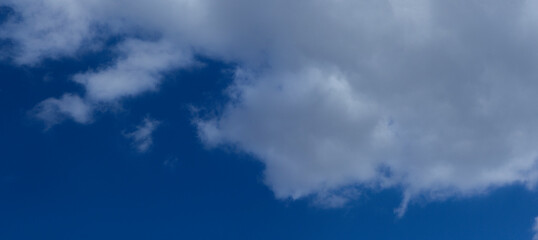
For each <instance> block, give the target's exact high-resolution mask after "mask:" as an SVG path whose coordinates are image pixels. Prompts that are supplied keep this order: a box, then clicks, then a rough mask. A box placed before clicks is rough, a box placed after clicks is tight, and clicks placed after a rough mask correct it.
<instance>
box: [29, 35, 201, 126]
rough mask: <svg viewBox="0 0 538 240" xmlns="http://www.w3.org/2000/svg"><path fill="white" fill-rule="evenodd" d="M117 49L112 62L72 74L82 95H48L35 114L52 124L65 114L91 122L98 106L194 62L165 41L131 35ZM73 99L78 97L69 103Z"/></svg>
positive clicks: (146, 88) (154, 84)
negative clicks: (80, 87)
mask: <svg viewBox="0 0 538 240" xmlns="http://www.w3.org/2000/svg"><path fill="white" fill-rule="evenodd" d="M117 52H118V54H119V55H120V57H119V59H118V60H116V62H115V63H114V64H113V65H112V66H109V67H106V68H103V69H98V70H95V71H89V72H85V73H80V74H77V75H75V76H74V77H73V79H74V81H75V82H77V83H79V84H81V85H83V86H84V87H85V90H86V91H85V94H84V96H83V97H80V96H77V95H74V94H66V95H64V97H62V99H55V98H49V99H46V100H44V101H43V102H41V103H40V104H39V105H38V106H37V107H36V109H34V112H35V113H36V116H37V117H38V118H39V119H42V120H44V121H45V123H46V124H47V125H48V126H49V127H50V126H53V125H54V124H57V123H59V122H60V121H59V119H63V117H64V116H63V115H66V116H71V117H72V118H73V119H74V120H75V121H77V122H81V123H85V122H88V121H89V119H91V117H92V113H93V110H94V109H97V108H99V106H102V105H107V104H108V105H110V104H111V103H115V102H117V101H118V100H121V99H123V98H126V97H132V96H136V95H139V94H141V93H144V92H148V91H154V90H157V88H158V86H159V84H160V83H161V81H162V76H161V75H162V74H163V73H164V72H166V71H168V70H171V69H174V68H177V67H182V66H186V65H189V64H190V63H191V60H190V55H189V54H187V53H184V52H183V51H181V50H178V49H176V48H175V47H174V46H173V44H170V43H167V42H162V41H157V42H148V41H141V40H134V39H128V40H126V41H124V42H123V43H122V44H121V45H120V46H118V47H117ZM66 96H68V97H67V98H66ZM73 99H74V100H76V101H74V102H72V103H69V102H71V100H73ZM54 106H60V107H61V109H59V110H56V108H58V107H54Z"/></svg>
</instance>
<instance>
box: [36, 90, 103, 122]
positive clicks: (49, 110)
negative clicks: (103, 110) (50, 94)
mask: <svg viewBox="0 0 538 240" xmlns="http://www.w3.org/2000/svg"><path fill="white" fill-rule="evenodd" d="M92 111H93V109H92V106H91V105H89V104H88V103H86V102H85V101H84V99H81V98H80V97H79V96H77V95H73V94H64V95H63V96H62V97H61V98H59V99H56V98H48V99H46V100H44V101H42V102H41V103H39V104H38V105H37V106H36V107H35V108H34V110H33V114H35V116H36V117H37V118H39V119H41V120H43V121H44V122H45V124H46V125H47V128H49V127H51V126H53V125H56V124H58V123H60V122H62V121H63V120H65V118H66V117H69V118H71V119H72V120H74V121H76V122H78V123H83V124H86V123H90V122H91V121H92V117H91V112H92Z"/></svg>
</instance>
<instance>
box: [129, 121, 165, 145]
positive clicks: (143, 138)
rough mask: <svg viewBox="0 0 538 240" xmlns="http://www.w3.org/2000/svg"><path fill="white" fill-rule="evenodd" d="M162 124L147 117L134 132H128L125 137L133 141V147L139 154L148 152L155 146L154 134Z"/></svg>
mask: <svg viewBox="0 0 538 240" xmlns="http://www.w3.org/2000/svg"><path fill="white" fill-rule="evenodd" d="M160 124H161V122H159V121H157V120H154V119H151V118H149V117H147V118H144V120H143V121H142V123H141V124H140V125H138V126H137V127H136V129H135V130H134V131H132V132H127V133H125V134H124V135H125V137H127V138H129V139H131V140H132V141H133V146H135V148H136V149H137V150H138V151H139V152H147V151H148V150H149V148H150V147H151V145H152V144H153V132H154V131H155V130H156V129H157V128H158V127H159V125H160Z"/></svg>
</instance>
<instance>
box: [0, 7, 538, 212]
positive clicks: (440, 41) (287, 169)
mask: <svg viewBox="0 0 538 240" xmlns="http://www.w3.org/2000/svg"><path fill="white" fill-rule="evenodd" d="M7 2H8V4H10V5H11V6H13V7H14V9H15V10H16V11H17V12H20V13H21V16H22V20H21V21H18V22H17V21H12V22H10V23H8V25H6V26H8V27H7V28H5V29H8V30H6V31H3V32H2V33H1V34H2V36H3V37H8V38H10V39H12V40H13V41H15V42H16V43H18V46H20V49H19V51H18V53H19V54H17V55H16V56H14V58H15V59H16V61H17V62H18V63H20V64H32V63H36V62H39V61H40V60H41V59H44V58H58V57H70V56H74V55H76V53H77V52H78V51H82V50H85V49H86V50H87V48H88V47H86V44H85V42H91V43H93V44H91V46H94V47H95V46H97V47H98V46H100V45H99V44H97V43H99V41H98V40H99V39H101V38H104V37H106V36H114V35H121V36H128V39H130V40H127V41H126V42H124V43H122V44H120V47H119V48H118V52H119V54H120V55H121V56H122V57H120V59H119V60H118V61H117V62H115V63H114V64H113V65H112V66H109V67H106V68H103V69H98V70H95V71H90V72H86V73H80V74H78V75H76V76H75V77H74V79H75V81H77V82H78V83H80V84H82V85H83V86H84V87H85V89H86V93H85V95H83V96H81V97H78V99H80V101H81V102H82V103H84V104H81V105H80V106H81V109H89V110H76V111H75V110H73V109H72V108H65V107H64V110H61V111H59V110H57V109H60V108H59V107H49V108H50V109H56V110H54V111H48V110H47V111H45V112H56V113H61V114H63V115H66V116H78V118H79V120H77V121H80V122H85V121H83V120H80V119H86V118H84V117H82V116H86V115H85V114H81V113H83V112H92V109H95V108H96V107H97V106H99V105H100V104H102V103H107V102H115V101H118V100H121V99H122V98H125V97H134V96H136V95H138V94H141V93H144V92H147V91H152V90H156V89H158V85H159V83H160V81H161V78H162V77H161V76H160V75H161V74H162V73H163V72H164V71H166V70H169V69H172V68H181V67H186V66H189V64H188V63H189V62H190V61H189V60H188V59H191V56H192V55H193V54H197V55H202V56H205V57H209V58H213V59H216V60H223V61H226V62H231V63H235V64H237V65H238V66H239V68H238V69H239V70H238V71H237V74H236V79H235V83H234V84H233V86H231V87H230V89H229V95H230V96H231V97H232V99H233V100H232V101H231V102H230V103H228V104H227V105H226V106H225V107H224V109H222V111H220V112H222V114H221V115H218V116H213V117H206V118H202V119H198V120H197V124H198V129H199V135H200V137H201V139H202V140H203V142H204V143H205V144H207V145H210V146H215V147H218V146H234V147H236V148H237V149H239V150H241V151H244V152H248V153H250V154H252V155H253V156H255V157H257V158H258V159H259V160H260V161H262V162H263V163H264V164H265V165H266V170H265V182H266V183H267V184H268V185H269V186H270V187H271V188H272V189H273V191H274V192H275V194H276V196H277V197H279V198H293V199H297V198H303V197H307V196H314V197H315V199H318V200H317V201H318V202H324V200H326V201H325V202H327V203H328V205H339V204H338V203H344V202H345V201H346V199H347V200H349V199H352V198H354V197H356V196H357V195H359V194H347V193H344V191H342V189H349V188H354V187H358V188H364V187H365V188H374V189H385V188H393V187H398V188H402V189H403V191H404V196H405V197H404V201H403V203H404V204H403V205H402V207H401V208H400V210H401V211H400V213H402V212H404V211H405V209H406V208H405V207H406V204H407V202H408V201H413V200H414V199H416V198H417V197H426V198H429V199H442V198H445V197H450V196H472V195H474V194H479V193H484V192H487V191H488V190H489V189H492V188H495V187H498V186H504V185H508V184H514V183H522V184H527V185H528V186H530V187H531V186H533V185H534V184H536V182H537V179H538V178H537V177H538V169H537V168H536V166H537V165H536V158H537V157H538V151H537V149H536V147H535V146H537V145H538V124H536V123H537V122H538V112H536V111H535V110H534V109H535V108H536V106H535V105H536V104H535V102H537V101H538V98H537V97H536V94H535V92H536V89H538V83H537V82H536V81H535V79H536V77H538V70H537V68H536V65H537V64H538V50H537V49H536V48H535V43H536V42H537V41H538V34H537V33H538V31H537V30H536V29H538V28H537V27H538V22H537V21H536V19H538V17H537V16H538V15H537V14H536V9H537V5H536V4H535V3H532V2H526V1H502V0H494V1H485V0H477V1H471V2H469V1H463V0H456V1H441V0H420V1H408V0H405V1H392V0H390V1H389V0H387V1H379V0H365V1H353V0H339V1H318V0H314V1H291V2H290V1H284V0H273V1H257V2H255V3H254V2H252V1H248V0H225V1H223V0H197V1H192V0H159V1H152V2H151V3H149V2H147V1H141V0H130V1H126V0H125V1H121V0H120V1H104V0H93V1H75V0H48V1H42V3H41V5H39V6H34V5H33V4H32V1H28V0H20V1H11V0H10V1H7ZM40 9H44V10H43V12H40V11H39V10H40ZM82 10H83V11H82ZM58 26H61V27H58ZM96 29H97V30H96ZM103 29H105V30H103ZM135 35H138V36H146V35H147V36H156V38H155V40H151V41H149V40H147V39H146V40H144V41H142V40H135V39H134V36H135ZM53 40H54V41H53ZM96 42H97V43H96ZM59 43H63V44H59ZM81 49H82V50H81ZM69 96H74V95H69ZM47 101H48V102H52V104H51V103H47V104H46V103H42V104H40V105H41V106H43V105H47V106H59V105H60V104H59V102H63V101H62V100H61V99H52V100H46V101H45V102H47ZM84 106H87V107H84ZM42 109H45V108H42ZM65 109H67V110H65ZM44 116H49V115H46V114H45V115H44ZM55 116H56V115H50V116H49V117H42V118H43V119H56V117H55ZM73 118H75V117H73ZM87 119H91V114H89V115H88V117H87ZM75 120H76V118H75ZM55 121H56V120H54V121H52V122H55ZM333 203H334V204H333Z"/></svg>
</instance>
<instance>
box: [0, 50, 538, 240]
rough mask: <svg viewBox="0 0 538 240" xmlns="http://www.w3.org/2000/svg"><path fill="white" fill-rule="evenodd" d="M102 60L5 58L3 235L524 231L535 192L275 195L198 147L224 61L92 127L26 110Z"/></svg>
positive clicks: (239, 165) (250, 169)
mask: <svg viewBox="0 0 538 240" xmlns="http://www.w3.org/2000/svg"><path fill="white" fill-rule="evenodd" d="M109 57H110V56H108V54H107V53H96V54H88V55H86V56H84V57H81V58H79V59H78V60H76V61H73V60H70V61H67V60H65V61H64V60H58V61H46V62H45V63H43V64H42V65H39V66H38V67H34V68H29V67H28V68H20V67H13V66H12V65H10V64H9V63H8V62H3V63H2V64H1V66H0V74H1V77H2V81H0V112H1V115H0V122H1V125H0V146H1V147H0V239H5V240H12V239H66V240H67V239H69V240H75V239H438V240H441V239H506V240H513V239H531V238H532V231H531V226H532V219H533V218H534V216H536V215H537V214H538V207H537V206H538V204H537V203H538V197H537V196H538V195H536V194H535V193H533V192H529V191H527V190H525V189H523V188H522V187H505V188H502V189H500V190H496V191H494V192H492V193H491V194H488V195H485V196H479V197H473V198H471V199H459V200H458V199H452V200H447V201H443V202H428V203H426V202H423V203H418V204H412V205H411V206H410V207H409V210H408V212H407V213H406V215H405V216H404V217H403V218H402V219H398V218H397V217H396V216H395V214H394V213H393V210H394V208H396V207H397V206H398V204H399V201H400V199H401V197H400V192H399V191H398V190H389V191H383V192H376V193H372V192H365V193H362V197H360V198H359V200H357V201H355V202H353V203H351V204H349V205H348V206H346V207H344V208H339V209H323V208H319V207H316V206H313V205H312V204H311V201H309V200H299V201H291V200H289V201H286V200H284V201H283V200H277V199H275V198H274V196H273V194H272V192H271V191H270V189H268V188H267V187H266V186H265V185H264V184H263V166H262V165H261V164H260V163H258V162H257V161H256V160H255V159H252V158H251V157H249V156H246V155H244V154H240V153H235V152H234V151H233V150H223V149H206V148H205V147H204V146H203V145H202V144H201V142H200V141H199V139H198V138H197V136H196V131H195V128H194V126H193V125H192V123H191V119H192V114H191V112H190V111H189V106H191V105H193V106H197V107H201V108H203V107H210V106H212V105H213V104H215V103H216V102H219V100H222V97H223V96H222V91H223V89H224V88H225V87H226V86H227V84H228V83H229V82H230V71H229V69H230V68H231V66H227V65H226V64H222V63H218V62H212V61H208V60H201V61H202V62H204V63H205V67H201V68H198V69H192V70H189V71H181V72H173V73H169V74H168V75H167V76H166V79H167V80H166V81H165V82H164V84H163V85H162V86H161V87H160V90H159V93H158V94H157V93H147V94H145V95H143V96H141V97H137V98H136V99H127V100H125V101H123V102H122V103H123V104H122V107H123V108H122V110H118V111H115V112H103V113H99V114H97V116H96V118H95V121H94V122H93V123H92V124H88V125H81V124H77V123H73V122H70V121H66V122H65V123H63V124H60V125H57V126H55V127H53V128H52V129H50V130H48V131H44V130H43V125H42V124H41V123H40V122H39V121H36V120H35V119H33V118H32V117H31V116H30V115H29V114H28V112H29V111H30V110H31V109H32V108H33V107H34V106H35V105H36V103H39V102H40V101H42V100H43V99H46V98H48V97H51V96H53V97H58V96H61V94H62V93H63V92H66V89H68V90H69V89H70V91H71V92H79V93H80V91H82V89H81V88H80V87H79V86H77V85H76V84H75V83H73V82H71V81H70V76H71V75H72V74H74V73H77V72H80V71H85V70H87V69H91V68H94V67H97V66H99V65H98V63H102V62H103V59H107V58H109ZM70 91H67V92H70ZM146 116H151V117H152V118H155V119H158V120H160V121H162V125H161V126H160V128H159V129H157V131H156V132H155V135H154V145H153V147H152V148H151V150H150V151H148V152H147V153H138V152H137V151H136V150H135V149H134V148H133V146H132V145H131V142H130V141H129V140H128V139H126V138H125V137H124V135H123V134H122V133H123V132H125V131H130V130H132V129H133V128H134V127H135V126H136V125H137V124H139V123H140V121H141V120H142V119H143V118H144V117H146ZM165 162H166V163H167V164H165ZM359 236H360V237H359Z"/></svg>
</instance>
